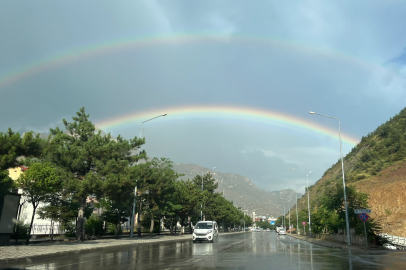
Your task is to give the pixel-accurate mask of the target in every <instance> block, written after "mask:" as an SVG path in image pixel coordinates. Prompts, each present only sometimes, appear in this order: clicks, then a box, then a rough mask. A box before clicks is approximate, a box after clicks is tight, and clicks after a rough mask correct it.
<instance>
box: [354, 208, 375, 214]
mask: <svg viewBox="0 0 406 270" xmlns="http://www.w3.org/2000/svg"><path fill="white" fill-rule="evenodd" d="M354 213H355V214H362V213H365V214H371V209H354Z"/></svg>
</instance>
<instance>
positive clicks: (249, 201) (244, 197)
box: [174, 163, 302, 218]
mask: <svg viewBox="0 0 406 270" xmlns="http://www.w3.org/2000/svg"><path fill="white" fill-rule="evenodd" d="M174 170H175V171H176V172H178V173H180V174H184V176H182V177H181V179H193V178H194V177H195V176H196V175H197V174H200V175H204V174H206V173H208V172H210V173H211V174H212V175H213V178H214V179H215V180H216V181H217V183H218V189H217V190H216V191H217V192H222V193H223V194H224V197H225V198H226V199H227V200H229V201H232V202H234V205H235V206H237V207H241V208H242V209H246V210H248V212H249V213H250V214H251V213H252V211H253V210H255V212H256V216H273V217H275V218H276V217H278V216H280V215H282V213H283V204H285V210H286V211H288V208H289V206H292V205H294V203H295V199H296V194H295V191H294V190H291V189H287V190H281V191H272V192H270V191H266V190H262V189H260V188H258V187H256V186H255V185H254V184H253V183H252V182H251V180H250V179H248V178H247V177H245V176H242V175H239V174H235V173H221V172H216V171H213V170H210V169H208V168H204V167H201V166H199V165H195V164H180V163H177V164H174ZM297 196H298V198H299V197H301V196H302V194H298V195H297ZM282 198H283V199H286V200H290V203H288V202H285V203H284V202H283V201H282Z"/></svg>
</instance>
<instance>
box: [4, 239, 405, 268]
mask: <svg viewBox="0 0 406 270" xmlns="http://www.w3.org/2000/svg"><path fill="white" fill-rule="evenodd" d="M7 267H9V268H13V269H16V268H17V269H86V270H87V269H95V270H102V269H115V270H117V269H154V270H158V269H159V270H161V269H249V270H254V269H312V270H313V269H406V253H404V252H392V251H386V250H374V251H364V250H347V249H332V248H326V247H320V246H317V245H313V244H310V243H308V242H305V241H301V240H298V239H295V238H292V237H289V236H279V237H278V236H277V235H276V234H275V233H274V232H253V233H251V232H249V233H241V234H233V235H220V237H219V240H218V241H217V242H215V243H205V242H203V243H195V244H193V243H192V241H191V240H190V241H173V242H163V243H152V244H140V245H135V246H131V247H128V246H126V247H122V248H109V249H102V250H100V251H91V252H87V253H84V254H73V253H67V254H66V255H62V256H57V257H53V258H39V259H37V260H32V261H31V262H30V263H14V264H10V265H2V266H0V268H7Z"/></svg>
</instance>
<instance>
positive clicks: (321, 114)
mask: <svg viewBox="0 0 406 270" xmlns="http://www.w3.org/2000/svg"><path fill="white" fill-rule="evenodd" d="M311 114H317V115H320V116H324V117H328V118H333V119H336V120H339V121H340V118H337V117H333V116H330V115H325V114H321V113H316V112H311Z"/></svg>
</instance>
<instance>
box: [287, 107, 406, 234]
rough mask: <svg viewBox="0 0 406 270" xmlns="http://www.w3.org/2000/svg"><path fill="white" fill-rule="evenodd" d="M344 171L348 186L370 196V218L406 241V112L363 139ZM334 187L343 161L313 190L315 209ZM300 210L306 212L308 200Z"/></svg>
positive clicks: (305, 198) (299, 204)
mask: <svg viewBox="0 0 406 270" xmlns="http://www.w3.org/2000/svg"><path fill="white" fill-rule="evenodd" d="M344 168H345V178H346V185H347V186H353V187H355V188H356V190H357V191H360V192H363V193H366V194H368V195H369V207H370V208H371V210H372V214H371V215H370V216H371V217H372V218H374V219H375V221H376V222H377V224H378V225H379V226H380V227H381V231H382V232H383V233H388V234H392V235H397V236H402V237H406V193H405V192H406V108H405V109H403V110H402V111H401V112H400V113H399V114H398V115H396V116H394V117H393V118H391V119H390V120H389V121H387V122H386V123H384V124H382V125H381V126H379V127H378V128H377V129H376V130H375V131H374V132H372V133H370V134H368V135H367V136H366V137H363V138H362V140H361V142H360V143H359V144H358V145H357V146H355V147H354V148H353V149H352V151H351V152H350V153H349V154H348V155H347V156H346V157H345V158H344ZM334 185H342V173H341V162H340V161H338V162H337V163H336V164H334V165H333V166H332V167H331V168H330V169H328V170H327V171H326V172H325V174H324V175H323V177H322V178H321V179H320V180H319V181H317V183H316V184H315V185H314V186H311V187H310V200H311V206H312V208H315V207H317V206H318V204H319V201H318V199H319V198H321V197H322V196H323V195H324V194H325V191H326V190H327V189H329V188H332V187H333V186H334ZM298 208H299V209H306V208H307V196H304V197H303V198H302V199H300V200H299V201H298ZM293 211H294V210H293ZM299 211H300V210H299Z"/></svg>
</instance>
